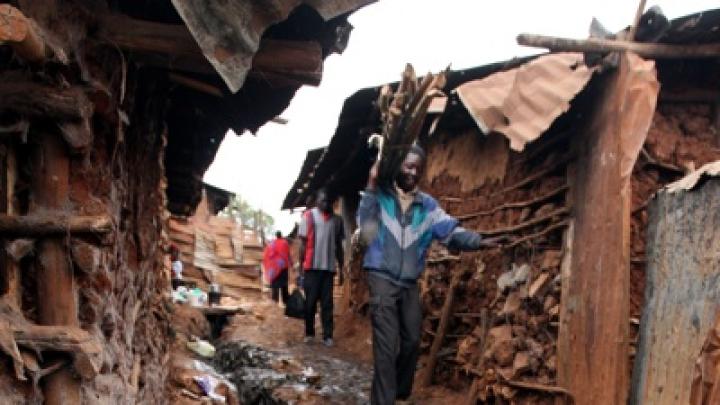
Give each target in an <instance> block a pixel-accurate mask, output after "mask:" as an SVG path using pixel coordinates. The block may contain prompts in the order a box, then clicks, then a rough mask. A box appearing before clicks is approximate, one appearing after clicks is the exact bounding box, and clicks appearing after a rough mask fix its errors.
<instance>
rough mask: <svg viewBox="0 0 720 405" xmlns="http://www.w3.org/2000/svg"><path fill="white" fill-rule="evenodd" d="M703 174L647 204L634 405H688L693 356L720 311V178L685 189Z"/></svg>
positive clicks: (710, 179)
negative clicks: (644, 276)
mask: <svg viewBox="0 0 720 405" xmlns="http://www.w3.org/2000/svg"><path fill="white" fill-rule="evenodd" d="M712 165H713V164H710V165H707V166H706V167H707V168H710V167H711V166H712ZM714 165H715V166H716V168H717V167H718V165H720V162H715V163H714ZM696 173H698V174H699V173H705V174H704V175H707V176H712V175H711V174H709V173H714V175H715V176H717V175H718V174H719V173H718V171H707V170H704V171H698V172H696ZM699 177H700V176H698V175H696V174H691V175H690V176H688V177H686V178H685V179H682V180H680V181H678V182H677V183H675V184H672V185H670V186H668V187H667V188H666V189H664V190H662V191H660V192H659V193H658V196H657V198H656V199H655V200H654V201H653V202H652V203H651V204H650V219H649V225H648V237H647V240H648V253H647V289H646V291H647V293H646V306H645V310H644V311H643V317H642V321H641V323H640V327H641V329H640V340H639V343H638V355H637V358H636V360H635V369H634V371H633V391H632V396H631V401H630V403H631V404H653V405H671V404H673V405H674V404H689V403H691V402H690V393H691V388H692V381H693V378H692V377H693V370H694V369H695V367H696V359H697V358H698V356H699V355H700V353H701V351H702V349H703V341H704V340H705V338H706V337H707V336H708V333H709V332H710V330H711V329H712V328H713V326H714V325H715V319H716V317H717V315H718V312H719V311H720V227H719V226H718V224H720V179H719V178H717V177H714V178H712V177H711V178H709V179H708V180H707V181H706V182H704V183H702V185H698V186H697V187H696V188H695V189H693V190H692V191H685V190H689V189H691V188H692V187H691V186H690V187H689V188H686V187H688V186H689V185H690V184H698V183H697V181H696V179H697V178H699ZM678 190H683V191H684V192H677V191H678ZM713 356H714V357H715V358H717V355H716V354H715V355H713ZM711 378H714V377H712V376H711ZM711 382H712V381H711ZM700 403H701V402H693V404H700ZM708 403H717V402H708Z"/></svg>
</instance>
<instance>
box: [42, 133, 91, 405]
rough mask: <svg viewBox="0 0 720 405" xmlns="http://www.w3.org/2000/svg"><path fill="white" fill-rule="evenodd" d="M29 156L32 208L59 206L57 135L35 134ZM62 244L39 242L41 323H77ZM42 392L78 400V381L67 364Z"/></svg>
mask: <svg viewBox="0 0 720 405" xmlns="http://www.w3.org/2000/svg"><path fill="white" fill-rule="evenodd" d="M38 142H39V144H38V145H37V146H36V148H35V151H34V155H33V160H32V165H33V166H32V170H33V173H32V177H33V183H32V189H31V192H32V194H31V198H32V204H31V208H30V209H31V211H38V210H47V209H62V208H64V206H65V205H66V204H67V203H68V196H69V188H70V182H69V179H70V161H69V159H68V152H67V148H66V146H65V145H64V144H63V142H62V141H61V139H60V136H59V135H56V134H51V133H47V132H43V133H41V134H38ZM69 255H70V252H68V251H67V250H66V248H65V237H64V236H54V237H47V238H45V239H42V240H40V241H39V243H38V254H37V267H36V268H37V283H38V306H37V308H38V321H39V323H40V324H42V325H67V326H78V325H79V320H78V307H77V305H78V304H77V291H76V287H75V285H74V282H73V271H72V267H71V266H70V264H69V262H70V260H69ZM43 393H44V395H45V401H46V403H47V404H71V403H72V404H78V403H80V381H79V380H78V379H77V378H75V376H74V375H73V372H72V370H71V369H69V368H63V369H61V370H59V371H58V372H56V373H53V374H51V375H49V376H47V377H46V379H45V382H44V384H43Z"/></svg>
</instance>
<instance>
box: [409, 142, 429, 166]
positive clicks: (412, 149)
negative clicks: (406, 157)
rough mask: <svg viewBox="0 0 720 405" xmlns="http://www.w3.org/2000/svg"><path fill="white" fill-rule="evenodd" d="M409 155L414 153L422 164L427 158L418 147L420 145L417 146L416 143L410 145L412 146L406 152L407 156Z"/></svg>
mask: <svg viewBox="0 0 720 405" xmlns="http://www.w3.org/2000/svg"><path fill="white" fill-rule="evenodd" d="M410 153H414V154H416V155H418V156H420V159H422V160H423V163H424V162H425V160H426V158H427V156H426V155H425V151H424V150H423V148H422V147H420V145H418V144H416V143H414V144H412V145H411V146H410V149H409V150H408V154H410Z"/></svg>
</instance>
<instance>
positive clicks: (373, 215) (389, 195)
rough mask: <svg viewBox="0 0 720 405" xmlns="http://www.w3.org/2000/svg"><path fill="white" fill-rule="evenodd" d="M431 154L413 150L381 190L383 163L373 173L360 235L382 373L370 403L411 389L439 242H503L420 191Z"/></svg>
mask: <svg viewBox="0 0 720 405" xmlns="http://www.w3.org/2000/svg"><path fill="white" fill-rule="evenodd" d="M424 170H425V152H424V151H423V150H422V149H421V148H420V147H419V146H417V145H413V146H412V147H411V148H410V150H409V152H408V153H407V155H406V156H405V159H404V160H403V162H402V164H401V166H400V168H399V170H398V171H397V175H396V176H395V178H394V181H393V182H391V183H392V184H391V185H389V186H382V185H378V164H377V163H376V164H375V165H373V168H372V169H371V170H370V176H369V179H368V185H367V189H366V190H365V192H364V194H363V197H362V199H361V200H360V206H359V208H358V223H359V224H360V232H361V235H362V237H363V240H364V241H365V243H366V245H367V250H366V252H365V258H364V261H363V267H364V268H365V269H366V270H367V272H368V285H369V288H370V313H371V321H372V328H373V357H374V363H375V372H374V376H373V382H372V392H371V396H370V398H371V403H372V404H377V405H387V404H394V403H395V401H396V400H405V399H407V398H408V397H409V396H410V394H411V392H412V385H413V378H414V375H415V368H416V365H417V360H418V354H419V344H420V327H421V323H422V314H421V308H420V295H419V291H418V285H417V280H418V277H420V274H421V273H422V272H423V270H424V267H425V255H426V252H427V250H428V248H429V247H430V243H431V242H432V241H433V240H438V241H439V242H440V243H442V244H444V245H446V246H447V247H448V248H450V249H453V250H455V249H456V250H478V249H480V248H482V247H492V246H496V245H497V241H498V239H483V238H481V236H480V235H479V234H478V233H476V232H472V231H468V230H465V229H463V228H462V227H460V226H459V225H458V220H457V219H455V218H453V217H451V216H449V215H448V214H446V213H445V211H443V209H442V208H440V206H439V204H438V202H437V201H436V200H435V199H434V198H432V197H431V196H429V195H427V194H425V193H423V192H421V191H419V190H418V183H419V181H420V179H421V178H422V175H423V173H424Z"/></svg>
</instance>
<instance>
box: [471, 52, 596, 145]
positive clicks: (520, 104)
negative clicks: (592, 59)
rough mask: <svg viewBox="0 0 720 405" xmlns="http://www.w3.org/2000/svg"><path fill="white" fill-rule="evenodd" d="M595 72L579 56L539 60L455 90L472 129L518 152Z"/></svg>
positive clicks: (543, 130)
mask: <svg viewBox="0 0 720 405" xmlns="http://www.w3.org/2000/svg"><path fill="white" fill-rule="evenodd" d="M594 70H595V69H593V68H588V67H587V66H585V64H584V62H583V55H582V54H579V53H558V54H552V55H545V56H541V57H539V58H537V59H535V60H533V61H531V62H528V63H526V64H524V65H522V66H520V67H518V68H516V69H512V70H508V71H505V72H499V73H495V74H493V75H491V76H488V77H486V78H484V79H481V80H474V81H471V82H467V83H465V84H463V85H461V86H459V87H458V88H457V93H458V96H460V100H461V101H462V103H463V105H465V108H467V110H468V111H469V112H470V115H472V117H473V118H474V119H475V122H476V123H477V124H478V127H480V129H481V130H482V131H483V132H484V133H485V134H488V133H490V132H499V133H502V134H504V135H505V136H506V137H507V138H508V139H510V147H511V148H512V149H514V150H516V151H522V150H523V148H524V147H525V144H526V143H528V142H532V141H534V140H535V139H537V138H539V137H540V135H542V134H543V133H544V132H545V130H547V129H548V128H549V127H550V124H552V123H553V121H555V118H557V117H558V116H560V114H562V113H564V112H565V111H567V110H568V109H569V108H570V101H571V100H572V99H573V98H575V96H576V95H577V94H578V93H579V92H580V91H581V90H582V89H584V88H585V85H586V84H587V83H588V81H589V80H590V77H592V74H593V72H594Z"/></svg>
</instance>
